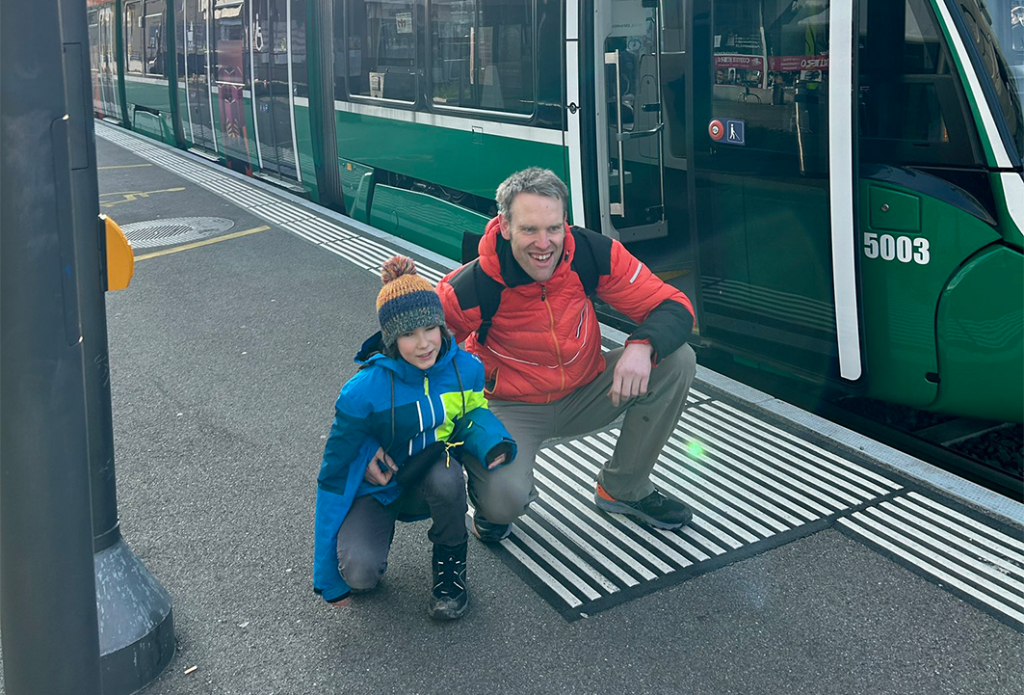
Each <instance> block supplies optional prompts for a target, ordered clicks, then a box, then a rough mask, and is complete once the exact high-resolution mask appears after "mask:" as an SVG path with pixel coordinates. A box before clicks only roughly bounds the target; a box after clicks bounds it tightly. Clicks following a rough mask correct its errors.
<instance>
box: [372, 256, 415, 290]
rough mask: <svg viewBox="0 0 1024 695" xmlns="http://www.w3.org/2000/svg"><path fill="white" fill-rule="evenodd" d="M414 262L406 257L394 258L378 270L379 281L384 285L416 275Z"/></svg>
mask: <svg viewBox="0 0 1024 695" xmlns="http://www.w3.org/2000/svg"><path fill="white" fill-rule="evenodd" d="M416 274H417V273H416V262H415V261H413V260H412V259H411V258H409V257H408V256H395V257H394V258H391V259H389V260H388V261H386V262H385V263H384V265H383V266H382V267H381V269H380V281H381V282H382V283H384V284H385V285H386V284H388V283H389V282H393V281H395V280H397V279H398V278H400V277H402V276H403V275H416Z"/></svg>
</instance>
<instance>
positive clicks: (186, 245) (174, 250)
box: [135, 225, 270, 263]
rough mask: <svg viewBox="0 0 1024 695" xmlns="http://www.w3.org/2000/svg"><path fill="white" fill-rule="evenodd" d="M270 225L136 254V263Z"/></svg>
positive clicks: (265, 229) (264, 228)
mask: <svg viewBox="0 0 1024 695" xmlns="http://www.w3.org/2000/svg"><path fill="white" fill-rule="evenodd" d="M268 229H270V227H268V226H267V225H262V226H260V227H253V228H252V229H245V230H242V231H241V232H232V233H231V234H225V235H224V236H219V237H214V238H213V239H203V240H202V241H196V242H194V243H192V244H185V245H184V246H175V247H174V248H173V249H164V250H163V251H155V252H153V253H147V254H143V255H142V256H136V257H135V261H136V263H137V262H139V261H144V260H146V259H147V258H156V257H157V256H166V255H167V254H170V253H178V251H188V250H189V249H197V248H199V247H200V246H209V245H210V244H216V243H218V242H221V241H227V240H228V239H237V238H238V237H240V236H249V235H250V234H256V233H257V232H265V231H267V230H268Z"/></svg>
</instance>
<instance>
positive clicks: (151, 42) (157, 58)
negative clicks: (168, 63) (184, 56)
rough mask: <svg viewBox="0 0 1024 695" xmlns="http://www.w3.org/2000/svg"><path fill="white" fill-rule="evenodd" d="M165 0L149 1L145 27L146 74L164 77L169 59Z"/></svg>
mask: <svg viewBox="0 0 1024 695" xmlns="http://www.w3.org/2000/svg"><path fill="white" fill-rule="evenodd" d="M165 9H166V6H165V4H164V0H156V1H154V0H147V1H146V16H145V18H144V20H143V26H144V31H145V36H146V74H147V75H161V76H162V75H163V74H164V72H165V67H164V62H165V60H166V57H167V50H166V43H165V41H164V36H163V34H164V32H163V26H164V10H165Z"/></svg>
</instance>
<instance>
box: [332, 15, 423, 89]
mask: <svg viewBox="0 0 1024 695" xmlns="http://www.w3.org/2000/svg"><path fill="white" fill-rule="evenodd" d="M348 12H349V14H348V40H347V42H345V43H343V44H341V45H343V46H344V45H347V46H348V91H349V94H352V95H357V96H363V97H373V98H377V99H394V100H397V101H406V102H413V101H415V100H416V91H417V90H416V76H417V73H418V72H419V70H418V66H417V59H416V57H417V53H418V43H419V40H418V39H419V36H420V33H421V28H420V24H421V22H422V20H421V17H422V14H421V12H422V10H421V9H420V8H419V6H418V3H417V2H415V0H413V1H411V2H403V1H401V0H399V1H398V2H390V1H389V2H383V1H381V0H350V1H349V2H348Z"/></svg>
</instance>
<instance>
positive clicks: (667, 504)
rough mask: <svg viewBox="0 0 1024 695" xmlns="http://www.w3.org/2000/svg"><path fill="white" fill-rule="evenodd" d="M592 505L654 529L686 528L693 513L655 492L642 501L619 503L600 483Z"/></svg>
mask: <svg viewBox="0 0 1024 695" xmlns="http://www.w3.org/2000/svg"><path fill="white" fill-rule="evenodd" d="M594 503H595V504H596V505H597V506H598V508H599V509H603V510H604V511H606V512H616V513H618V514H625V515H626V516H631V517H633V518H634V519H638V520H640V521H642V522H643V523H645V524H647V525H648V526H653V527H655V528H664V529H677V528H681V527H683V526H686V525H687V524H688V523H690V520H691V519H693V512H691V511H690V508H689V507H688V506H686V505H685V504H683V503H682V502H679V501H678V500H674V499H672V498H670V497H665V495H663V494H661V493H660V492H659V491H657V490H655V491H654V492H652V493H651V494H649V495H647V497H644V498H643V499H642V500H637V501H636V502H621V501H619V500H617V499H615V498H614V497H612V496H611V495H609V494H608V493H607V492H605V489H604V488H603V487H601V483H598V484H597V491H596V492H595V493H594Z"/></svg>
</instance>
